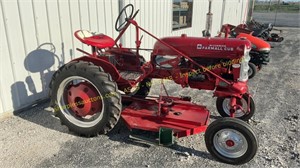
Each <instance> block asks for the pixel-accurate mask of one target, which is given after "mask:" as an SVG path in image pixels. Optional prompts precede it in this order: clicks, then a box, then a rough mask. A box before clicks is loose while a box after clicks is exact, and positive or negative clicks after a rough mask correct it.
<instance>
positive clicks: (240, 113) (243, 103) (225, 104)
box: [222, 98, 248, 117]
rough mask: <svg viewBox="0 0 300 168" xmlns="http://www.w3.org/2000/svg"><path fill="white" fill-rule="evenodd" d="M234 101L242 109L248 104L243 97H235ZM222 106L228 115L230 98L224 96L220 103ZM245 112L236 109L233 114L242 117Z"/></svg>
mask: <svg viewBox="0 0 300 168" xmlns="http://www.w3.org/2000/svg"><path fill="white" fill-rule="evenodd" d="M236 103H237V104H238V105H239V106H241V107H242V108H243V109H248V108H247V106H248V103H247V101H246V100H245V99H243V98H242V99H237V101H236ZM222 107H223V110H224V112H225V113H226V114H227V115H228V116H230V98H225V99H224V101H223V103H222ZM244 115H245V113H244V111H243V110H242V109H237V110H236V111H235V113H234V116H235V117H242V116H244Z"/></svg>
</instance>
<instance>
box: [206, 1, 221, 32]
mask: <svg viewBox="0 0 300 168" xmlns="http://www.w3.org/2000/svg"><path fill="white" fill-rule="evenodd" d="M207 9H208V7H207ZM221 12H222V1H212V13H213V22H212V32H211V35H212V36H216V35H217V34H218V32H219V31H220V27H221V25H220V20H221V15H222V13H221Z"/></svg>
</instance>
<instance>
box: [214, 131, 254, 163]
mask: <svg viewBox="0 0 300 168" xmlns="http://www.w3.org/2000/svg"><path fill="white" fill-rule="evenodd" d="M213 141H214V145H215V149H216V150H217V151H218V152H219V153H221V154H222V155H224V156H226V157H228V158H238V157H241V156H242V155H244V154H245V153H246V151H247V148H248V143H247V141H246V138H245V137H244V136H243V135H242V134H241V133H240V132H238V131H235V130H233V129H223V130H220V131H218V132H217V133H216V135H215V136H214V139H213Z"/></svg>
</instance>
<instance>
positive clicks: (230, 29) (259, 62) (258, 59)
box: [219, 24, 271, 79]
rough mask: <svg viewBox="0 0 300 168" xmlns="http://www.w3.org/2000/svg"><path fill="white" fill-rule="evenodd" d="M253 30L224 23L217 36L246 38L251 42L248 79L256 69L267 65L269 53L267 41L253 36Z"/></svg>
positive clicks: (269, 47) (254, 73) (269, 48)
mask: <svg viewBox="0 0 300 168" xmlns="http://www.w3.org/2000/svg"><path fill="white" fill-rule="evenodd" d="M252 33H253V31H250V30H247V29H244V28H242V27H240V26H234V25H230V24H224V25H223V26H222V28H221V31H220V34H219V37H221V36H222V35H224V36H225V37H226V38H227V37H233V38H246V39H247V40H249V41H250V42H251V51H250V57H251V59H250V61H249V64H248V65H249V71H248V75H249V79H251V78H253V77H254V76H255V75H256V73H257V71H259V70H260V69H261V68H262V66H263V65H267V64H268V63H269V61H270V58H269V53H270V51H271V46H270V44H269V43H268V42H265V41H264V40H262V39H261V38H258V37H254V36H253V35H252Z"/></svg>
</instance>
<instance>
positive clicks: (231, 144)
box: [205, 118, 258, 165]
mask: <svg viewBox="0 0 300 168" xmlns="http://www.w3.org/2000/svg"><path fill="white" fill-rule="evenodd" d="M205 145H206V148H207V150H208V151H209V152H210V153H211V155H213V156H214V157H215V158H217V159H218V160H220V161H222V162H225V163H229V164H235V165H238V164H243V163H247V162H249V161H250V160H251V159H252V158H253V157H254V156H255V154H256V152H257V149H258V140H257V137H256V135H255V133H254V131H253V130H252V128H251V127H250V126H249V125H248V124H247V123H245V122H244V121H241V120H238V119H235V118H221V119H218V120H215V121H214V122H212V123H211V124H210V125H209V126H208V128H207V129H206V131H205Z"/></svg>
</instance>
